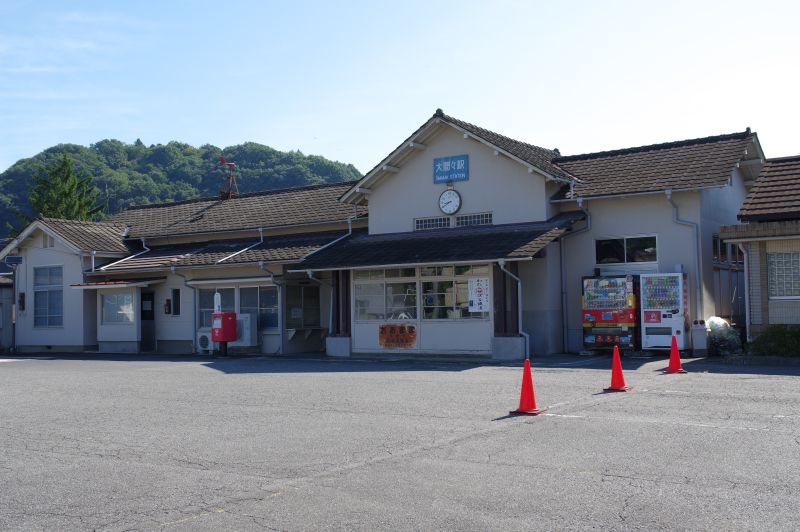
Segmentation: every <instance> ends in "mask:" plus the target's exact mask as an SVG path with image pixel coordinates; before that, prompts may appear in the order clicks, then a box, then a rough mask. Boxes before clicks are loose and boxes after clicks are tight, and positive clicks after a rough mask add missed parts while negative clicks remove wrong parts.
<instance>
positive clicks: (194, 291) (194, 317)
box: [170, 266, 197, 353]
mask: <svg viewBox="0 0 800 532" xmlns="http://www.w3.org/2000/svg"><path fill="white" fill-rule="evenodd" d="M170 269H171V270H172V273H173V274H174V275H177V276H178V277H180V278H181V279H183V286H185V287H186V288H189V289H190V290H191V291H192V351H193V352H195V353H197V288H195V287H194V286H189V284H188V281H189V280H188V279H187V278H186V276H185V275H183V274H182V273H178V271H177V270H176V269H175V266H172V268H170ZM172 304H173V305H174V304H175V302H174V301H173V302H172Z"/></svg>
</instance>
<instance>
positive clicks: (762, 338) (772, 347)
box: [749, 325, 800, 357]
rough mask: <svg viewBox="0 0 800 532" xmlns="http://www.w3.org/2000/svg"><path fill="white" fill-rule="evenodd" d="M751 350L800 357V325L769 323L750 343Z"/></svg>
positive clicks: (753, 352) (757, 352)
mask: <svg viewBox="0 0 800 532" xmlns="http://www.w3.org/2000/svg"><path fill="white" fill-rule="evenodd" d="M749 352H750V354H753V355H785V356H793V357H800V325H767V326H766V327H765V328H764V331H763V332H762V333H761V334H759V335H758V336H757V337H756V339H755V340H753V341H752V342H751V343H750V346H749Z"/></svg>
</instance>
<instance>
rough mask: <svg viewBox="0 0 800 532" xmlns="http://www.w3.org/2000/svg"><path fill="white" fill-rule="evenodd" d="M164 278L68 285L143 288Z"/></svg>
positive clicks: (93, 287)
mask: <svg viewBox="0 0 800 532" xmlns="http://www.w3.org/2000/svg"><path fill="white" fill-rule="evenodd" d="M163 282H164V279H148V280H140V281H134V280H131V281H101V282H94V283H78V284H73V285H70V286H71V287H72V288H74V289H75V290H101V289H106V290H109V289H114V288H145V287H148V286H151V285H154V284H161V283H163Z"/></svg>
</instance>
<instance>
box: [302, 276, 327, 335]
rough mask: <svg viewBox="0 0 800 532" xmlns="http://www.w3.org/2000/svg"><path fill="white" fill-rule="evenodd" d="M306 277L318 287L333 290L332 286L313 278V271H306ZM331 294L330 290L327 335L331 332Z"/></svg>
mask: <svg viewBox="0 0 800 532" xmlns="http://www.w3.org/2000/svg"><path fill="white" fill-rule="evenodd" d="M306 275H308V278H309V279H311V280H312V281H314V282H315V283H317V284H318V285H320V286H327V287H328V288H331V289H333V285H332V284H328V283H326V282H325V281H323V280H322V279H317V278H316V277H314V272H313V271H311V270H306ZM332 292H333V291H332V290H331V294H330V296H331V297H329V298H328V299H329V300H330V302H331V304H330V308H329V309H328V333H330V331H333V293H332Z"/></svg>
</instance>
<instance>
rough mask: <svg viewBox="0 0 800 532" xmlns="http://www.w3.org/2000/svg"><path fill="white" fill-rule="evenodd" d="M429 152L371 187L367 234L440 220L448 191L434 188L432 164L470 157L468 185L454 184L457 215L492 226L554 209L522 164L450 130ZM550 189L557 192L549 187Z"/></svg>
mask: <svg viewBox="0 0 800 532" xmlns="http://www.w3.org/2000/svg"><path fill="white" fill-rule="evenodd" d="M426 145H427V149H425V150H422V151H418V152H416V153H415V155H413V156H412V157H410V158H409V159H407V160H406V161H405V162H404V163H403V164H402V166H401V168H400V171H399V172H398V173H396V174H392V175H390V176H389V177H388V178H386V179H383V180H382V181H381V182H379V183H377V184H376V185H374V186H373V187H372V188H373V192H372V193H371V194H370V195H369V210H370V213H371V215H370V218H369V231H370V233H371V234H378V233H394V232H403V231H413V230H414V218H422V217H429V216H443V214H442V212H441V211H440V210H439V195H440V194H441V193H442V192H443V191H444V190H445V189H446V188H447V187H446V185H444V184H438V185H437V184H434V183H433V159H434V158H437V157H446V156H452V155H462V154H468V155H469V180H468V181H461V182H457V183H454V188H455V189H456V190H457V191H458V192H459V193H460V194H461V198H462V206H461V209H460V211H459V212H458V213H457V214H459V215H460V214H477V213H483V212H491V213H493V218H494V223H495V224H505V223H517V222H530V221H537V220H545V219H547V218H548V213H549V212H552V209H553V208H552V207H551V206H550V205H549V204H548V199H549V196H548V190H547V187H546V186H545V179H544V177H542V176H541V175H539V174H535V173H534V174H531V173H528V170H527V168H526V167H525V166H523V165H522V164H520V163H518V162H516V161H514V160H511V159H509V158H507V157H505V156H503V155H497V156H496V155H494V154H493V150H492V148H489V147H487V146H486V145H484V144H482V143H480V142H478V141H476V140H474V139H465V138H464V137H463V135H462V134H461V133H459V132H458V131H456V130H455V129H453V128H451V127H449V126H441V128H440V132H439V133H438V134H437V135H435V136H433V137H432V138H430V139H429V140H428V141H426ZM550 190H551V191H552V192H554V191H555V187H554V186H551V187H550Z"/></svg>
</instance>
